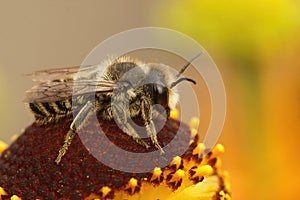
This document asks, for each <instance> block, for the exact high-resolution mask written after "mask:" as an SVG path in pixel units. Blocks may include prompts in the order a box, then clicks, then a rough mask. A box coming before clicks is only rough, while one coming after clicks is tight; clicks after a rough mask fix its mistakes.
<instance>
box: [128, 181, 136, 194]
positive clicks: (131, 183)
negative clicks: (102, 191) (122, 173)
mask: <svg viewBox="0 0 300 200" xmlns="http://www.w3.org/2000/svg"><path fill="white" fill-rule="evenodd" d="M137 186H138V181H137V179H135V178H131V179H130V180H129V181H128V186H127V188H128V189H131V192H134V190H135V188H136V187H137Z"/></svg>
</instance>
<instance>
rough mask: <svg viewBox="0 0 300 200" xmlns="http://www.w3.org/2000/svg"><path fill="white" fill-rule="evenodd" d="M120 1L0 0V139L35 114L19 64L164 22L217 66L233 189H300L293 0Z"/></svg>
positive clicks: (56, 61) (293, 195) (254, 193)
mask: <svg viewBox="0 0 300 200" xmlns="http://www.w3.org/2000/svg"><path fill="white" fill-rule="evenodd" d="M120 2H121V1H117V0H111V1H103V0H102V1H96V0H89V1H79V0H66V1H59V2H58V1H50V0H42V1H39V0H28V1H15V0H13V1H4V0H0V5H1V7H0V90H1V94H0V95H1V96H0V125H1V126H0V139H1V140H3V141H5V142H7V143H10V137H11V136H12V135H14V134H20V133H21V131H22V129H24V128H26V126H28V125H30V123H32V121H33V117H32V115H31V114H30V113H29V111H28V109H27V108H26V107H25V106H24V104H23V102H22V99H23V98H24V93H25V91H26V90H27V89H28V88H30V87H31V86H32V85H33V83H32V82H31V80H30V78H29V77H26V76H25V75H24V74H28V73H30V72H32V71H35V70H41V69H47V68H54V67H62V66H72V65H79V64H80V63H81V62H82V61H83V59H84V58H85V57H86V56H87V54H88V53H89V52H90V51H91V50H92V49H93V48H94V47H95V46H96V45H97V44H99V43H100V42H101V41H103V40H104V39H106V38H108V37H109V36H111V35H113V34H116V33H119V32H121V31H124V30H127V29H130V28H135V27H144V26H160V27H165V28H171V29H174V30H177V31H180V32H182V33H185V34H187V35H189V36H191V37H193V38H194V39H195V40H197V41H198V42H199V43H200V44H201V45H202V46H203V47H204V48H205V49H206V50H207V51H208V52H209V54H210V55H211V57H212V58H213V59H214V61H215V62H216V64H217V65H218V67H219V69H220V71H221V73H222V76H223V79H224V82H225V87H226V92H227V98H228V102H227V103H228V107H227V108H228V111H227V118H226V122H225V127H224V130H223V133H222V136H221V138H220V140H219V142H220V143H222V144H224V145H225V148H226V153H225V155H224V156H223V160H222V161H223V169H226V170H228V171H229V172H230V180H231V185H232V196H233V199H299V198H300V194H299V192H298V190H299V185H300V176H299V172H298V169H299V167H300V165H299V164H300V161H299V159H298V156H297V153H298V150H299V148H298V144H299V141H300V134H299V124H300V123H299V121H300V120H299V119H300V105H299V102H300V56H299V52H300V35H299V34H300V2H299V1H297V0H265V1H259V0H252V1H249V2H245V1H239V0H227V1H225V0H218V1H216V0H200V1H198V0H186V1H171V0H165V1H158V0H153V1H139V0H131V1H127V2H126V3H120ZM200 126H201V122H200Z"/></svg>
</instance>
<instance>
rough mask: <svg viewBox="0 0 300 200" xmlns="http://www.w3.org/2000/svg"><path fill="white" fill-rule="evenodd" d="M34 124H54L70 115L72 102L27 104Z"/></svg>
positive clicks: (67, 100)
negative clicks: (34, 120)
mask: <svg viewBox="0 0 300 200" xmlns="http://www.w3.org/2000/svg"><path fill="white" fill-rule="evenodd" d="M29 108H30V110H31V111H32V113H33V115H34V117H35V119H36V122H37V123H39V124H48V123H51V122H56V121H58V120H59V119H61V118H64V117H66V116H67V115H69V114H71V113H72V102H71V100H70V99H66V100H64V101H57V102H38V103H29Z"/></svg>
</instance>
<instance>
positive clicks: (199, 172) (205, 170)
mask: <svg viewBox="0 0 300 200" xmlns="http://www.w3.org/2000/svg"><path fill="white" fill-rule="evenodd" d="M193 171H194V172H195V174H194V175H193V176H192V178H196V177H204V176H208V175H211V174H212V173H213V171H214V170H213V168H212V167H211V166H210V165H203V166H200V167H197V168H196V169H194V170H193Z"/></svg>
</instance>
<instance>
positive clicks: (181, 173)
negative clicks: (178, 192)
mask: <svg viewBox="0 0 300 200" xmlns="http://www.w3.org/2000/svg"><path fill="white" fill-rule="evenodd" d="M183 177H184V171H183V170H182V169H179V170H177V171H176V172H175V173H174V174H173V176H172V179H171V180H170V182H178V181H180V180H181V179H182V178H183Z"/></svg>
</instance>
